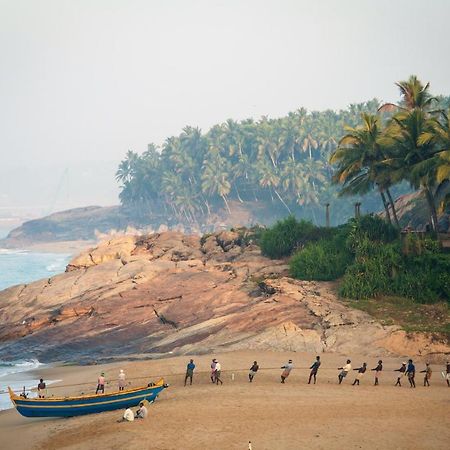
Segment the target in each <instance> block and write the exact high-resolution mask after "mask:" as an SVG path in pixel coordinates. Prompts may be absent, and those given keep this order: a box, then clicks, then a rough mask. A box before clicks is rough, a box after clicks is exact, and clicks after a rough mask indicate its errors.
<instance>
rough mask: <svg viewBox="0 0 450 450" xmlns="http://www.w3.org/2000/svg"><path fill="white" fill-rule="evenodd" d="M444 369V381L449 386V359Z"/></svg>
mask: <svg viewBox="0 0 450 450" xmlns="http://www.w3.org/2000/svg"><path fill="white" fill-rule="evenodd" d="M445 370H446V372H445V381H447V386H448V387H450V361H447V364H446V369H445Z"/></svg>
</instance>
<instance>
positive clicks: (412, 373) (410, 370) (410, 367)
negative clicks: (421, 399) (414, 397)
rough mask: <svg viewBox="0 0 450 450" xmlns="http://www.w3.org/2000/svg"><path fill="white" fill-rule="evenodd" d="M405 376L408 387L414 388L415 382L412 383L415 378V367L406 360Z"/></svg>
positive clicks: (411, 362) (410, 361)
mask: <svg viewBox="0 0 450 450" xmlns="http://www.w3.org/2000/svg"><path fill="white" fill-rule="evenodd" d="M406 375H407V376H408V381H409V387H411V388H415V387H416V382H415V381H414V378H415V376H416V366H415V365H414V364H413V360H412V359H409V360H408V367H407V368H406Z"/></svg>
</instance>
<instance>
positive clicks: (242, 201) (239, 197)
mask: <svg viewBox="0 0 450 450" xmlns="http://www.w3.org/2000/svg"><path fill="white" fill-rule="evenodd" d="M234 190H235V191H236V195H237V198H238V200H239V201H240V202H241V203H244V200H242V198H241V196H240V195H239V191H238V188H237V186H236V185H234Z"/></svg>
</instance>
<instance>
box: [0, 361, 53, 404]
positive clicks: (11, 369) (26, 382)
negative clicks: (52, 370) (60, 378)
mask: <svg viewBox="0 0 450 450" xmlns="http://www.w3.org/2000/svg"><path fill="white" fill-rule="evenodd" d="M42 366H44V364H42V363H40V362H39V361H38V360H37V359H21V360H17V361H2V360H0V410H2V409H8V408H12V404H11V401H10V399H9V394H8V393H7V389H8V386H9V387H11V389H12V390H13V391H16V392H18V391H21V390H22V389H23V388H24V387H25V389H26V390H29V389H31V388H34V387H36V386H37V384H38V382H39V380H37V379H36V375H34V374H32V373H27V372H29V371H31V370H35V369H37V368H38V367H42ZM49 383H50V382H47V384H49ZM35 395H36V394H35V393H34V392H31V393H30V396H31V397H33V396H35Z"/></svg>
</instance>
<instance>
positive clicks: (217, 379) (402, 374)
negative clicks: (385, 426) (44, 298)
mask: <svg viewBox="0 0 450 450" xmlns="http://www.w3.org/2000/svg"><path fill="white" fill-rule="evenodd" d="M321 364H322V362H321V359H320V356H317V357H316V359H315V361H314V362H313V364H312V365H311V366H310V367H309V370H310V372H309V378H308V384H311V383H313V384H316V382H317V374H318V372H319V368H320V366H321ZM195 368H196V365H195V363H194V360H193V359H191V360H190V361H189V362H188V364H187V366H186V375H185V377H184V385H185V386H186V384H187V383H188V381H189V384H190V385H192V381H193V378H194V371H195ZM210 368H211V372H210V378H211V382H212V383H213V384H216V385H219V383H220V384H221V385H222V384H223V380H222V378H221V373H222V365H221V363H220V362H219V361H218V360H217V359H216V358H214V359H213V360H212V361H211V366H210ZM259 369H260V367H259V364H258V362H257V361H253V364H252V365H251V367H250V369H249V372H248V381H249V382H250V383H252V382H253V379H254V378H255V376H256V374H257V373H258V370H259ZM281 369H283V371H282V372H281V377H280V378H281V383H282V384H284V383H285V382H286V380H287V379H288V377H289V375H290V373H291V371H292V370H293V369H294V363H293V361H292V359H289V360H288V362H287V363H286V364H284V365H283V366H281ZM338 370H339V374H338V384H342V382H343V381H344V380H345V378H346V377H347V375H348V374H349V373H350V372H352V371H356V372H357V373H356V376H355V379H354V381H353V383H352V385H353V386H355V385H356V386H359V384H360V382H361V380H362V378H363V377H364V374H365V373H366V372H367V371H368V368H367V363H365V362H364V363H363V364H362V365H361V367H357V368H352V363H351V360H350V359H347V361H346V363H345V364H344V365H343V366H342V367H338ZM370 370H371V371H372V372H375V373H374V386H378V385H379V381H380V378H381V374H382V372H383V361H382V360H381V359H380V360H379V361H378V363H377V365H376V367H374V368H373V369H370ZM394 372H398V376H397V381H396V383H395V385H394V386H400V387H401V386H402V380H403V379H404V378H406V379H407V380H408V382H409V385H410V387H411V388H415V387H416V382H415V377H416V367H415V365H414V363H413V361H412V359H409V360H408V362H402V364H401V366H400V368H399V369H395V370H394ZM419 373H423V374H424V378H423V385H424V386H427V387H429V386H430V380H431V375H432V373H433V371H432V368H431V365H430V364H429V363H426V365H425V368H424V370H421V371H420V372H419ZM442 374H443V376H444V377H445V380H446V382H447V386H448V387H450V361H447V363H446V368H445V371H444V372H442ZM117 385H118V390H119V391H123V390H124V389H125V386H126V376H125V372H124V371H123V369H120V372H119V375H118V378H117ZM37 391H38V396H39V398H44V397H45V391H46V385H45V382H44V380H43V379H42V378H41V379H40V380H39V384H38V386H37ZM95 393H96V394H99V393H100V394H104V393H105V373H104V372H101V374H100V376H99V377H98V379H97V389H96V390H95Z"/></svg>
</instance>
